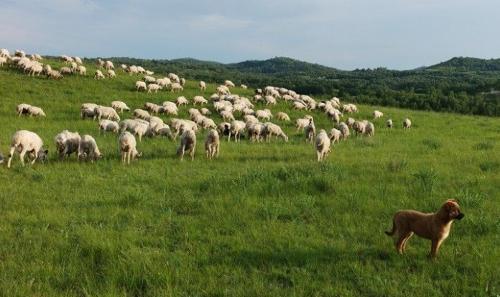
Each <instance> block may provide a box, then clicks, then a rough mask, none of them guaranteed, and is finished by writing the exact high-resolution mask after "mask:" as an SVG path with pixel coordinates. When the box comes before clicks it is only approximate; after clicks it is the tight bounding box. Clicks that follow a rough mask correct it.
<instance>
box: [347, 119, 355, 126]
mask: <svg viewBox="0 0 500 297" xmlns="http://www.w3.org/2000/svg"><path fill="white" fill-rule="evenodd" d="M355 122H356V120H355V119H353V118H348V119H347V126H349V127H351V128H352V126H353V125H354V123H355Z"/></svg>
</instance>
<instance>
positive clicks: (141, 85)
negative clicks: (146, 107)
mask: <svg viewBox="0 0 500 297" xmlns="http://www.w3.org/2000/svg"><path fill="white" fill-rule="evenodd" d="M135 89H136V90H137V91H139V90H143V91H147V89H148V86H147V85H146V83H145V82H143V81H140V80H138V81H136V82H135Z"/></svg>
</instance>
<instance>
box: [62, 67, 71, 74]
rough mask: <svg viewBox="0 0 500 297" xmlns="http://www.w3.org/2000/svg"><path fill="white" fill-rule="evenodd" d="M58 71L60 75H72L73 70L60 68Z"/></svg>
mask: <svg viewBox="0 0 500 297" xmlns="http://www.w3.org/2000/svg"><path fill="white" fill-rule="evenodd" d="M59 71H60V72H61V74H72V73H73V70H71V68H69V67H61V69H59Z"/></svg>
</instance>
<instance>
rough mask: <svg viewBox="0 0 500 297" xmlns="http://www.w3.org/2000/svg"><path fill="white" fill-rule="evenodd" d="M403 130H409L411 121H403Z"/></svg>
mask: <svg viewBox="0 0 500 297" xmlns="http://www.w3.org/2000/svg"><path fill="white" fill-rule="evenodd" d="M403 128H404V129H410V128H411V120H410V119H409V118H406V119H405V120H404V121H403Z"/></svg>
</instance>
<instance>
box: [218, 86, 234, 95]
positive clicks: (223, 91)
mask: <svg viewBox="0 0 500 297" xmlns="http://www.w3.org/2000/svg"><path fill="white" fill-rule="evenodd" d="M216 91H217V94H218V95H229V94H231V92H230V91H229V88H228V87H227V86H218V87H217V89H216Z"/></svg>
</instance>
